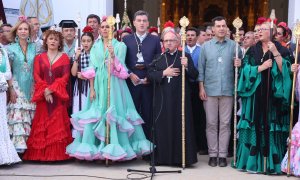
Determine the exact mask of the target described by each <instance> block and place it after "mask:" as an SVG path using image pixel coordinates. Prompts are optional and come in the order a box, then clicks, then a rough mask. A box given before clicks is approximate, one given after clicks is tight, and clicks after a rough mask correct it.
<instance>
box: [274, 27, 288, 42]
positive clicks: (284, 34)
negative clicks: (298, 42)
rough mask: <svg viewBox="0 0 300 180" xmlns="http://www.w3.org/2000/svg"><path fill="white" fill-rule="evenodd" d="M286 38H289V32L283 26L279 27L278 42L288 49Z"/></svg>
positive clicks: (276, 36)
mask: <svg viewBox="0 0 300 180" xmlns="http://www.w3.org/2000/svg"><path fill="white" fill-rule="evenodd" d="M286 38H287V31H286V28H285V27H284V26H283V25H278V26H277V32H276V35H275V39H276V41H278V42H280V44H281V45H282V46H284V47H286Z"/></svg>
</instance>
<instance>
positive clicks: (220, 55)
mask: <svg viewBox="0 0 300 180" xmlns="http://www.w3.org/2000/svg"><path fill="white" fill-rule="evenodd" d="M223 43H224V41H223V42H220V46H219V48H218V62H219V63H222V62H223V58H222V56H223V50H224V49H225V46H224V45H223Z"/></svg>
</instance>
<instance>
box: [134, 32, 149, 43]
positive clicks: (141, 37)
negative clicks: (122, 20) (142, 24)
mask: <svg viewBox="0 0 300 180" xmlns="http://www.w3.org/2000/svg"><path fill="white" fill-rule="evenodd" d="M135 34H136V36H137V37H138V38H139V39H140V41H141V42H142V41H143V40H144V39H145V38H146V36H147V32H145V33H144V34H143V35H139V34H138V33H135Z"/></svg>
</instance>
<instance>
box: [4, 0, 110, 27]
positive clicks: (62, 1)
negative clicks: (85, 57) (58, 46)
mask: <svg viewBox="0 0 300 180" xmlns="http://www.w3.org/2000/svg"><path fill="white" fill-rule="evenodd" d="M20 2H21V0H3V5H4V8H13V9H19V8H20ZM52 4H53V14H54V23H55V24H58V23H59V22H60V21H61V20H63V19H73V20H75V21H76V19H77V18H78V13H79V12H80V16H81V25H80V26H81V27H85V25H86V24H85V22H86V17H87V16H88V15H89V14H97V15H98V16H100V18H101V17H102V16H103V15H113V0H52Z"/></svg>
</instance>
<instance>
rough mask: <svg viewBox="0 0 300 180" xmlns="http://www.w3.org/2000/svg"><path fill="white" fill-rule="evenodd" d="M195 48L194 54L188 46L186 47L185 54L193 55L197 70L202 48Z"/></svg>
mask: <svg viewBox="0 0 300 180" xmlns="http://www.w3.org/2000/svg"><path fill="white" fill-rule="evenodd" d="M194 47H195V48H194V50H193V52H190V50H189V48H188V47H187V46H185V52H186V53H189V54H190V55H191V57H192V59H193V62H194V66H195V67H196V68H198V60H199V57H200V52H201V48H200V46H197V45H195V46H194Z"/></svg>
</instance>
